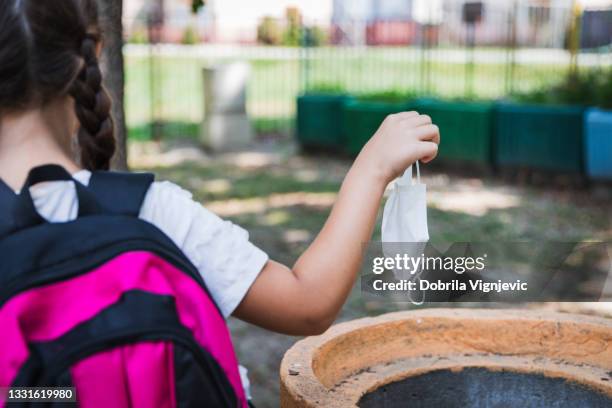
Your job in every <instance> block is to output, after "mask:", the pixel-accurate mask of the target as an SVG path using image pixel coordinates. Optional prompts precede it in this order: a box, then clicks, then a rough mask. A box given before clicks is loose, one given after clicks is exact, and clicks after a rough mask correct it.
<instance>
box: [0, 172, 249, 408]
mask: <svg viewBox="0 0 612 408" xmlns="http://www.w3.org/2000/svg"><path fill="white" fill-rule="evenodd" d="M60 180H62V181H72V182H74V184H75V187H76V193H77V197H78V202H79V209H78V217H77V218H76V219H75V220H74V221H70V222H65V223H49V222H47V221H45V220H44V219H43V218H42V217H41V216H40V215H39V214H38V213H37V211H36V209H35V206H34V204H33V202H32V198H31V195H30V191H29V188H30V187H31V186H33V185H35V184H37V183H40V182H46V181H60ZM152 182H153V175H151V174H127V173H125V174H124V173H115V172H93V173H92V177H91V181H90V184H89V185H88V186H87V187H86V186H84V185H83V184H81V183H79V182H78V181H76V180H74V179H73V178H72V177H71V176H70V174H68V172H67V171H66V170H65V169H63V168H62V167H60V166H56V165H46V166H41V167H37V168H34V169H32V170H31V172H30V174H29V176H28V178H27V180H26V183H25V185H24V188H23V189H22V191H21V192H20V193H19V194H15V192H14V191H12V190H11V189H10V188H9V187H8V186H7V185H6V184H3V182H2V181H0V217H1V218H0V260H1V261H0V389H2V387H74V391H75V394H76V401H77V403H78V406H79V407H84V408H108V407H113V408H115V407H117V408H122V407H145V408H146V407H246V406H247V401H246V398H245V394H244V390H243V388H242V384H241V381H240V375H239V371H238V363H237V359H236V357H235V354H234V349H233V346H232V342H231V339H230V335H229V331H228V328H227V326H226V322H225V319H224V317H223V315H222V314H221V312H220V310H219V308H218V307H217V305H216V304H215V302H214V300H213V298H212V297H211V296H210V293H209V292H208V290H207V288H206V285H205V284H204V281H203V280H202V277H201V276H200V274H199V273H198V271H197V269H196V268H195V267H194V266H193V265H192V264H191V262H190V261H189V260H188V259H187V257H186V256H185V255H184V254H183V253H182V252H181V250H180V249H179V248H178V247H177V246H176V245H175V244H174V243H173V242H172V241H171V240H170V239H169V238H168V237H167V236H166V235H165V234H164V233H163V232H162V231H160V230H159V229H158V228H156V227H155V226H154V225H152V224H150V223H148V222H146V221H143V220H141V219H139V218H138V214H139V211H140V207H141V204H142V202H143V200H144V197H145V195H146V193H147V191H148V189H149V186H150V185H151V183H152ZM2 401H3V400H2V397H0V406H3V405H4V404H3V402H2ZM23 405H24V406H25V404H23ZM58 405H59V404H58ZM51 406H55V405H51Z"/></svg>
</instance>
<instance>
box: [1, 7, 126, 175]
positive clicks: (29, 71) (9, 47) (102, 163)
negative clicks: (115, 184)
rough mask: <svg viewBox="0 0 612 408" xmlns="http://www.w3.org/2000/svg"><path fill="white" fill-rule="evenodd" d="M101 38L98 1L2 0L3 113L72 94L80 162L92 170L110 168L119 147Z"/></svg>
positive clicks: (40, 104) (44, 103) (46, 102)
mask: <svg viewBox="0 0 612 408" xmlns="http://www.w3.org/2000/svg"><path fill="white" fill-rule="evenodd" d="M100 42H101V30H100V28H99V23H98V11H97V4H96V0H45V1H42V2H41V1H36V0H2V2H1V3H0V113H2V112H6V111H20V110H24V109H28V108H30V107H36V106H40V107H43V106H45V105H46V104H48V103H50V102H52V101H53V100H55V99H57V98H60V97H63V96H67V95H70V96H72V98H73V99H74V106H75V111H76V116H77V118H78V120H79V123H80V129H79V132H78V144H79V148H80V161H81V165H82V166H83V167H84V168H86V169H89V170H108V168H109V167H110V161H111V158H112V156H113V155H114V153H115V148H116V143H115V138H114V126H113V121H112V118H111V115H110V110H111V100H110V97H109V96H108V94H107V92H106V90H105V89H104V87H103V86H102V73H101V70H100V66H99V64H98V56H97V50H98V47H99V45H100Z"/></svg>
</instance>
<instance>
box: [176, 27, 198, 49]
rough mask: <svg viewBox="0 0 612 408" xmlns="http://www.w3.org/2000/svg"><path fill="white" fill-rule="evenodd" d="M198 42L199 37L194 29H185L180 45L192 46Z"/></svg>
mask: <svg viewBox="0 0 612 408" xmlns="http://www.w3.org/2000/svg"><path fill="white" fill-rule="evenodd" d="M199 42H200V36H199V35H198V32H197V30H196V29H195V28H193V27H192V26H189V27H187V28H186V29H185V32H184V33H183V38H182V39H181V43H182V44H185V45H194V44H197V43H199Z"/></svg>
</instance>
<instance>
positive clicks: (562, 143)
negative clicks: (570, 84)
mask: <svg viewBox="0 0 612 408" xmlns="http://www.w3.org/2000/svg"><path fill="white" fill-rule="evenodd" d="M496 110H497V114H496V123H495V127H496V132H495V134H496V142H495V145H496V147H495V160H496V161H497V163H498V164H499V165H500V166H509V167H529V168H534V169H542V170H551V171H560V172H572V173H581V172H582V171H583V168H584V165H583V152H584V146H583V145H584V142H583V114H584V109H583V108H580V107H561V106H537V105H517V104H500V105H498V106H497V108H496Z"/></svg>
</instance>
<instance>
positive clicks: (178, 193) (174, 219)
mask: <svg viewBox="0 0 612 408" xmlns="http://www.w3.org/2000/svg"><path fill="white" fill-rule="evenodd" d="M73 178H74V179H75V180H77V181H79V182H80V183H82V184H84V185H88V184H89V180H90V178H91V173H90V172H89V171H87V170H82V171H80V172H78V173H75V174H73ZM30 194H31V195H32V199H33V201H34V205H35V207H36V210H37V211H38V213H39V214H40V215H41V216H42V217H43V218H45V219H46V220H47V221H49V222H66V221H70V220H73V219H74V218H76V216H77V213H78V200H77V196H76V191H75V188H74V183H73V182H71V181H53V182H47V183H39V184H37V185H35V186H33V187H32V188H31V189H30ZM139 218H140V219H143V220H145V221H148V222H150V223H152V224H153V225H155V226H156V227H157V228H159V229H160V230H162V231H163V232H164V233H165V234H166V235H167V236H168V237H170V239H172V241H174V243H175V244H176V245H177V246H178V247H179V248H180V249H181V250H182V251H183V253H184V254H185V255H186V256H187V258H189V260H190V261H191V262H192V263H193V264H194V265H195V267H196V268H197V269H198V271H199V272H200V274H201V275H202V278H203V279H204V282H205V283H206V286H207V287H208V290H209V291H210V294H211V296H212V297H213V298H214V299H215V301H216V302H217V305H218V306H219V308H220V309H221V312H222V313H223V316H225V317H226V318H227V317H229V316H230V315H231V314H232V313H233V311H234V310H235V309H236V307H237V306H238V305H239V304H240V302H241V301H242V299H243V298H244V296H245V295H246V293H247V291H248V290H249V288H250V287H251V285H252V284H253V282H254V281H255V279H256V278H257V276H258V275H259V272H261V270H262V268H263V267H264V265H265V264H266V262H267V261H268V255H266V253H265V252H263V251H262V250H261V249H259V248H257V247H256V246H255V245H253V244H252V243H251V242H250V241H249V234H248V233H247V231H245V230H244V229H242V228H240V227H239V226H237V225H235V224H233V223H231V222H229V221H224V220H222V219H221V218H219V217H218V216H216V215H215V214H213V213H212V212H210V211H208V210H207V209H206V208H204V207H203V206H202V205H201V204H199V203H197V202H195V201H194V200H193V199H192V196H191V193H189V192H187V191H185V190H183V189H182V188H180V187H179V186H177V185H176V184H173V183H171V182H168V181H164V182H154V183H153V184H152V185H151V187H150V188H149V191H148V192H147V194H146V196H145V199H144V202H143V204H142V207H141V209H140V215H139Z"/></svg>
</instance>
